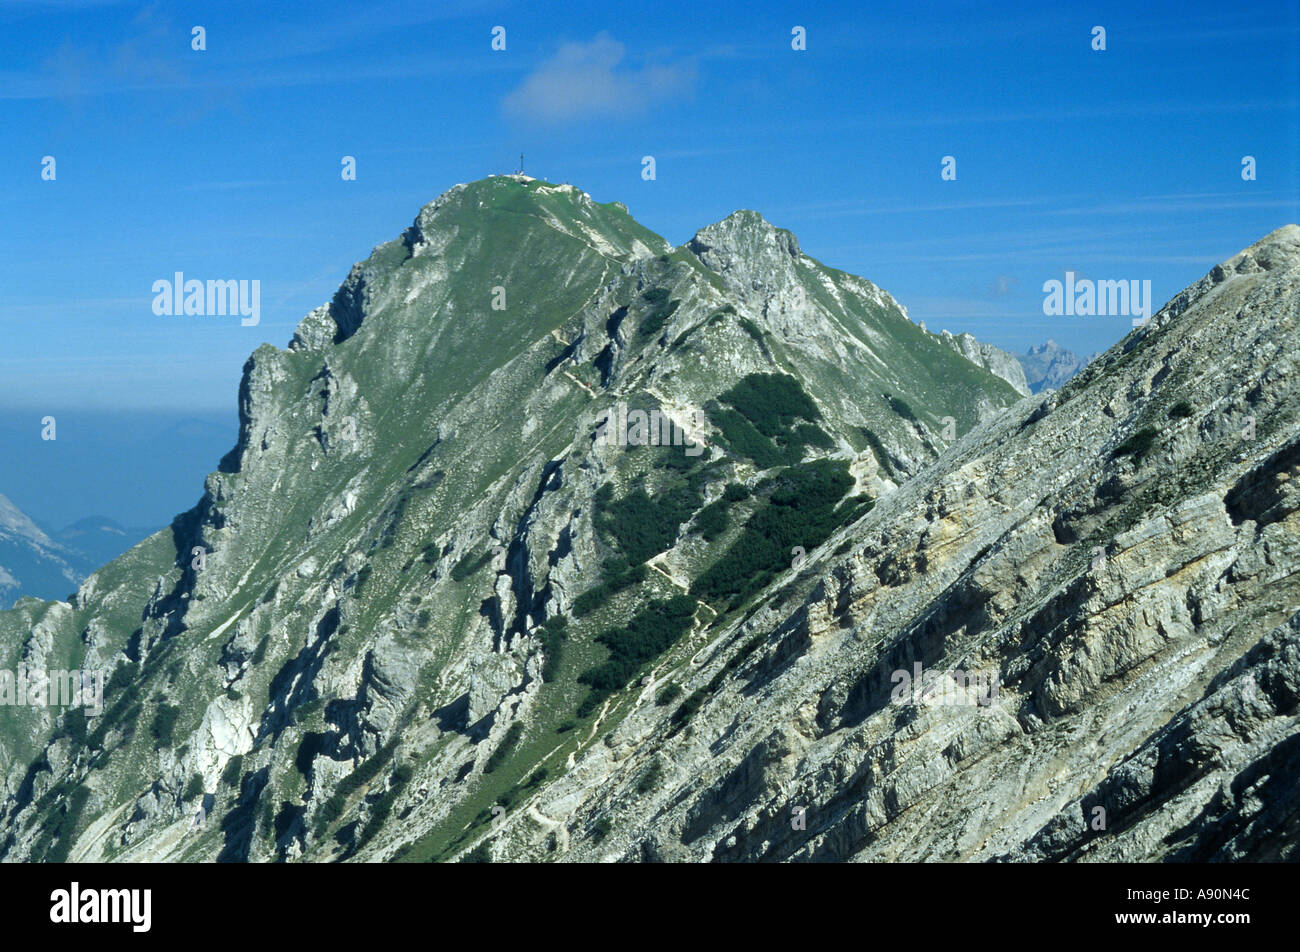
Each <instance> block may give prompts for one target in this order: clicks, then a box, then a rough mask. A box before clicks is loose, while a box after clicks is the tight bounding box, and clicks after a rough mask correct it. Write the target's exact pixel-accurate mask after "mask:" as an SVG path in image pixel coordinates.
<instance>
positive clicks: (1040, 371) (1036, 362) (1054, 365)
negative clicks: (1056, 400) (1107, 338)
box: [1015, 340, 1097, 393]
mask: <svg viewBox="0 0 1300 952" xmlns="http://www.w3.org/2000/svg"><path fill="white" fill-rule="evenodd" d="M1015 356H1016V360H1018V361H1020V366H1021V367H1022V368H1023V369H1024V371H1025V381H1026V382H1027V383H1028V384H1029V389H1030V390H1031V391H1032V392H1034V393H1040V392H1042V391H1043V390H1059V389H1060V388H1061V387H1063V386H1065V383H1066V381H1068V380H1069V379H1070V378H1071V377H1073V376H1074V375H1075V374H1077V373H1078V372H1079V371H1080V370H1082V369H1083V368H1084V367H1086V366H1088V364H1090V363H1092V361H1093V359H1094V358H1095V357H1096V356H1097V355H1096V354H1095V353H1092V354H1089V355H1088V356H1087V357H1084V358H1083V359H1082V360H1080V359H1079V358H1078V357H1077V356H1075V354H1074V353H1072V352H1071V351H1068V350H1065V349H1064V348H1062V347H1059V346H1057V343H1056V341H1054V340H1049V341H1048V342H1047V343H1046V344H1039V345H1038V346H1037V347H1031V348H1029V350H1028V351H1026V352H1025V353H1023V354H1016V355H1015Z"/></svg>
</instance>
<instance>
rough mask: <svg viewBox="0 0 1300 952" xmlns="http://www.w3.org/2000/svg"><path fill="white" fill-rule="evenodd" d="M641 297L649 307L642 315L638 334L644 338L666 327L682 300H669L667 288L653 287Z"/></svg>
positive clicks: (652, 335)
mask: <svg viewBox="0 0 1300 952" xmlns="http://www.w3.org/2000/svg"><path fill="white" fill-rule="evenodd" d="M641 298H642V299H643V300H644V301H645V302H646V303H647V304H648V305H649V307H648V308H647V310H646V311H645V312H644V313H643V314H642V315H641V325H640V327H639V328H638V329H637V335H638V336H639V337H641V338H643V339H648V338H651V337H654V336H655V335H656V334H658V333H659V332H660V331H662V330H663V329H664V325H665V324H667V323H668V319H669V318H670V317H672V316H673V314H674V313H675V312H676V311H677V306H678V305H679V304H681V302H680V301H670V300H668V289H667V288H651V289H650V290H648V291H646V292H644V293H643V294H642V295H641Z"/></svg>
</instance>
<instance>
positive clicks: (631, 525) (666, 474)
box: [595, 447, 707, 574]
mask: <svg viewBox="0 0 1300 952" xmlns="http://www.w3.org/2000/svg"><path fill="white" fill-rule="evenodd" d="M636 449H640V450H642V451H644V449H645V448H642V447H637V448H636ZM702 460H703V456H695V457H691V456H687V455H686V454H685V453H684V452H683V451H682V448H681V447H659V448H658V450H657V455H656V456H655V462H656V463H657V464H659V469H658V471H657V472H656V473H654V476H655V478H656V479H657V480H658V482H659V485H658V486H657V487H656V488H655V490H654V493H653V495H652V494H651V493H649V492H647V491H646V482H647V479H648V478H649V477H648V476H644V475H643V476H641V477H638V479H637V483H636V485H635V486H634V488H633V489H631V490H630V491H629V492H628V493H627V494H626V495H625V496H623V497H622V498H621V499H618V500H615V499H614V487H613V485H612V484H611V483H605V484H604V485H603V486H601V487H600V489H599V490H598V491H597V493H596V515H595V523H596V529H597V531H598V532H600V534H601V535H602V537H604V538H605V539H606V540H608V541H609V542H611V543H613V544H614V545H615V546H617V548H618V549H619V551H620V552H622V555H623V558H624V559H625V560H626V561H627V563H628V564H630V565H638V564H640V563H642V562H644V561H646V560H647V559H649V558H652V557H653V556H656V555H658V554H659V553H660V552H663V551H664V550H665V549H668V548H671V547H672V545H673V543H674V542H676V540H677V533H678V532H679V531H680V529H681V526H682V524H683V523H684V522H686V521H688V520H689V519H690V518H691V517H692V516H693V515H694V514H695V511H696V510H697V509H699V507H700V504H701V503H702V502H703V500H704V482H705V480H706V478H707V469H706V468H705V464H704V463H703V462H702ZM616 574H617V573H616Z"/></svg>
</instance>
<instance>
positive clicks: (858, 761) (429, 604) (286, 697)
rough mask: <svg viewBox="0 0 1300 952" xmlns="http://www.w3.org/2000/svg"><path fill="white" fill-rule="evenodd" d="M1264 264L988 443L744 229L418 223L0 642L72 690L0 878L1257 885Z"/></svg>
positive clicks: (977, 368)
mask: <svg viewBox="0 0 1300 952" xmlns="http://www.w3.org/2000/svg"><path fill="white" fill-rule="evenodd" d="M1298 236H1300V231H1298V230H1296V229H1294V228H1292V229H1286V230H1283V231H1280V232H1278V233H1275V234H1274V235H1272V236H1270V237H1269V238H1268V239H1267V240H1266V241H1265V242H1262V243H1261V244H1260V245H1257V246H1255V247H1254V248H1252V249H1251V250H1250V251H1249V252H1247V253H1246V254H1245V255H1244V256H1240V257H1239V258H1238V259H1234V260H1233V261H1232V262H1228V263H1226V264H1225V265H1224V266H1223V267H1222V268H1221V269H1217V270H1216V272H1213V273H1212V274H1211V275H1210V276H1207V279H1206V280H1205V281H1203V282H1199V283H1198V284H1197V285H1194V286H1193V287H1192V288H1189V289H1188V291H1187V292H1185V293H1184V294H1183V295H1180V296H1179V298H1176V299H1175V301H1173V302H1171V303H1170V305H1169V306H1168V307H1167V308H1166V309H1165V310H1163V311H1162V312H1161V313H1160V314H1159V315H1157V316H1156V318H1155V319H1153V320H1152V322H1150V323H1149V324H1148V325H1147V326H1146V327H1144V328H1141V329H1139V330H1136V331H1134V333H1133V334H1131V335H1130V336H1129V337H1128V338H1126V340H1125V341H1123V342H1121V344H1119V345H1117V346H1116V347H1115V348H1113V349H1112V350H1111V351H1110V352H1108V353H1107V354H1105V355H1103V356H1102V357H1101V358H1099V359H1098V360H1097V361H1096V362H1095V363H1094V364H1093V365H1092V366H1090V367H1089V368H1087V370H1085V371H1084V372H1083V373H1082V374H1080V375H1079V376H1078V377H1077V378H1076V379H1074V380H1072V381H1071V382H1070V383H1069V384H1068V385H1067V386H1066V387H1065V388H1063V389H1061V390H1059V391H1056V392H1054V393H1052V394H1050V395H1047V396H1040V397H1038V398H1033V397H1026V398H1023V399H1022V398H1021V397H1020V395H1019V393H1018V392H1017V390H1016V389H1015V388H1014V387H1013V386H1012V385H1011V384H1010V383H1008V381H1007V379H1005V378H1003V377H1001V376H999V375H998V374H997V373H995V372H990V371H991V370H996V369H997V366H996V365H997V361H996V360H994V359H993V358H994V357H995V356H996V355H992V352H991V351H990V352H986V351H985V350H983V349H982V348H979V347H977V346H974V345H971V346H970V347H965V348H964V347H963V345H962V343H961V342H958V343H957V344H956V345H954V344H953V343H952V342H947V343H945V342H944V341H942V340H940V339H938V338H935V337H934V336H933V335H930V334H928V333H926V332H925V331H924V330H923V329H922V328H919V327H917V326H916V325H915V324H913V323H912V322H911V321H910V320H909V319H908V318H907V315H906V313H905V312H904V311H903V309H902V308H901V307H900V306H899V305H898V304H897V303H896V302H895V301H894V300H893V298H892V297H890V296H889V295H888V294H887V293H885V292H883V291H881V290H880V289H879V288H877V287H876V286H875V285H873V284H871V283H870V282H868V281H866V280H864V279H861V278H856V277H854V276H851V275H845V274H843V273H842V272H838V271H835V270H834V269H830V268H827V267H825V266H823V265H821V264H820V263H819V262H817V261H815V260H814V259H812V258H810V257H808V256H807V255H805V254H803V252H802V251H801V250H800V248H799V246H798V243H797V242H796V241H795V240H794V237H793V236H792V235H790V234H789V233H788V232H784V231H782V230H781V229H778V228H775V227H774V226H772V225H770V224H769V223H767V222H766V221H764V220H763V219H762V218H761V217H760V216H758V215H756V214H755V213H752V212H741V213H737V214H736V215H733V216H730V217H729V218H728V219H726V220H724V221H723V222H720V223H718V224H716V225H713V226H710V227H709V228H706V229H703V230H702V231H701V232H700V233H699V234H698V235H697V236H696V237H695V238H694V239H693V240H692V241H691V242H689V243H688V244H687V245H684V246H682V247H680V248H677V249H672V248H670V247H669V246H668V245H667V244H666V243H665V242H663V240H662V239H661V238H659V237H658V236H656V235H653V234H652V233H650V232H647V231H646V230H645V229H643V228H641V226H639V225H638V224H637V223H636V222H634V221H633V220H632V219H631V218H629V217H628V216H627V214H626V209H624V208H622V207H621V206H618V205H616V204H614V203H610V204H600V203H596V202H593V201H592V200H591V199H590V197H589V196H587V195H585V194H584V193H582V192H580V191H578V190H577V189H574V188H572V187H571V186H553V185H548V184H547V183H543V182H539V181H537V180H534V179H530V178H527V177H523V176H501V177H495V178H491V179H487V180H484V181H481V182H475V183H471V184H469V185H465V186H457V187H456V188H454V189H452V190H450V191H449V192H447V193H445V194H444V195H443V196H441V197H440V198H439V199H438V200H437V201H435V202H434V203H431V204H430V205H429V206H426V207H425V209H423V210H422V211H421V213H420V215H419V216H418V218H417V219H416V222H415V224H414V225H412V226H411V228H408V229H407V230H406V232H404V233H403V234H402V235H401V236H400V237H399V238H397V239H395V240H394V241H392V242H388V243H386V244H384V245H380V246H379V247H377V248H376V249H375V250H374V252H373V253H372V255H371V256H370V257H369V258H368V259H367V260H366V261H365V262H362V263H360V264H358V265H357V266H356V267H355V268H354V269H353V270H352V273H351V275H350V276H349V278H348V280H347V282H346V283H345V285H344V288H343V289H341V290H340V293H339V295H337V296H336V297H335V299H334V301H333V302H332V303H331V304H330V305H327V306H326V307H324V308H321V309H318V310H316V311H314V312H312V314H310V315H308V316H307V318H306V319H305V320H304V321H303V324H302V325H301V326H300V327H299V328H298V331H297V333H296V334H295V337H294V341H293V342H292V343H291V345H290V347H289V348H288V349H286V350H280V349H278V348H275V347H271V346H263V347H261V348H259V349H258V350H257V351H256V352H255V353H254V355H253V356H252V357H251V358H250V360H249V362H248V364H247V365H246V367H245V373H244V379H243V383H242V385H241V388H240V436H239V440H238V443H237V445H236V446H235V447H234V449H233V450H232V451H231V453H230V454H228V455H227V457H226V459H225V460H223V461H222V464H221V465H220V467H219V469H218V471H217V472H214V473H213V474H211V475H210V476H209V477H208V479H207V481H206V484H205V487H204V493H203V497H202V499H201V500H200V502H199V503H198V504H197V505H196V506H195V508H194V509H193V510H191V511H190V512H188V513H185V514H183V515H182V516H180V517H178V518H177V519H176V520H175V522H174V523H173V525H172V526H171V527H170V529H169V530H168V531H166V532H162V533H158V534H157V535H155V536H153V537H151V538H150V539H148V540H146V542H144V543H142V544H141V545H139V546H137V547H135V548H134V549H132V550H131V551H130V552H128V553H126V554H125V555H123V556H122V557H121V558H119V559H117V560H116V561H114V562H113V563H111V564H110V565H108V566H105V567H104V568H102V569H100V570H99V571H98V572H96V573H95V574H94V575H92V576H91V577H90V578H89V579H87V580H86V581H85V583H83V585H82V587H81V589H80V590H79V592H78V594H77V597H76V598H75V600H74V601H73V602H72V603H71V604H47V603H40V602H36V601H34V600H28V601H25V602H23V603H22V604H21V605H20V606H19V607H18V609H16V610H15V611H11V612H5V613H0V645H9V646H11V648H10V650H11V655H12V657H11V658H10V659H9V660H10V662H11V663H14V662H15V659H18V658H22V657H31V658H38V657H39V658H53V657H59V658H65V657H66V658H90V659H98V662H102V663H103V664H105V665H106V666H109V667H111V668H113V679H112V681H111V682H110V684H111V688H110V690H109V691H108V693H107V696H106V698H105V701H106V708H105V711H104V713H103V714H101V715H98V717H96V718H91V719H87V720H85V721H82V720H79V719H78V718H77V717H76V716H75V715H74V712H68V711H58V710H55V711H35V710H15V711H13V712H10V713H11V714H12V720H11V721H10V722H8V724H9V726H8V727H7V728H6V731H5V732H4V734H3V735H0V777H2V778H3V795H2V796H0V829H2V830H3V832H4V837H5V838H4V839H3V840H2V841H0V855H3V857H4V858H8V859H54V860H57V859H59V858H62V857H64V856H71V857H73V858H95V859H106V860H122V861H136V860H158V859H168V860H176V859H186V860H212V859H223V860H236V861H239V860H250V861H267V860H301V861H340V860H352V859H357V860H386V859H404V860H408V861H412V860H413V861H424V860H444V861H445V860H456V859H481V858H492V859H511V860H514V859H527V860H539V861H550V860H574V859H578V860H582V859H600V860H605V859H611V860H633V861H639V860H682V861H684V860H752V859H761V860H801V859H848V858H867V859H895V858H901V859H977V860H996V859H1010V860H1020V859H1040V858H1090V857H1092V856H1094V855H1103V854H1104V855H1107V856H1115V857H1122V858H1132V859H1153V858H1166V857H1168V858H1173V857H1175V856H1179V857H1181V856H1190V855H1197V856H1212V857H1216V858H1218V857H1224V856H1242V857H1259V856H1263V855H1266V854H1267V855H1279V856H1282V855H1287V856H1289V855H1290V852H1289V851H1290V850H1291V849H1292V846H1290V845H1288V841H1287V840H1286V831H1287V830H1289V829H1291V826H1289V825H1288V824H1292V823H1293V821H1292V820H1291V819H1290V818H1289V816H1288V815H1286V814H1284V812H1279V811H1277V810H1275V809H1271V808H1265V807H1262V806H1260V799H1259V797H1257V796H1256V795H1255V793H1254V792H1253V791H1255V790H1256V789H1260V788H1261V785H1263V784H1266V783H1268V782H1269V781H1268V780H1267V779H1266V777H1273V776H1281V777H1283V778H1288V777H1289V776H1290V774H1289V773H1288V771H1289V770H1290V767H1289V764H1290V763H1291V761H1290V759H1289V754H1288V751H1289V750H1290V747H1289V746H1288V745H1289V744H1290V738H1292V737H1293V736H1294V732H1295V724H1294V719H1295V716H1296V712H1295V711H1294V702H1290V704H1291V706H1290V707H1288V703H1289V702H1288V699H1289V698H1292V697H1293V695H1294V692H1293V684H1292V681H1293V678H1292V673H1293V671H1292V668H1293V666H1292V665H1291V662H1292V658H1293V655H1294V645H1293V644H1292V643H1291V642H1292V641H1293V640H1294V637H1293V633H1294V627H1293V621H1292V619H1293V618H1294V617H1295V616H1296V615H1297V613H1298V612H1300V600H1297V598H1296V595H1297V592H1296V591H1295V589H1294V585H1295V583H1294V581H1293V575H1294V567H1295V565H1296V551H1295V548H1296V545H1295V542H1294V541H1293V540H1294V539H1295V538H1297V537H1300V536H1298V534H1297V533H1296V531H1295V529H1296V525H1295V519H1296V516H1295V501H1296V500H1295V496H1294V491H1293V488H1292V487H1293V486H1295V485H1300V484H1297V483H1296V482H1295V477H1296V476H1297V475H1300V474H1298V473H1297V472H1296V445H1297V444H1296V435H1297V434H1296V423H1295V420H1296V419H1298V417H1297V414H1296V412H1295V411H1296V409H1297V407H1296V405H1295V404H1296V400H1297V397H1296V392H1295V390H1294V388H1293V385H1292V383H1291V381H1292V380H1293V379H1294V377H1295V374H1294V370H1295V368H1294V363H1295V361H1296V348H1295V346H1294V345H1295V332H1296V327H1295V322H1296V300H1297V290H1296V283H1297V273H1298V269H1300V265H1298V261H1300V249H1297V248H1296V245H1297V237H1298ZM954 340H956V339H954ZM966 350H970V351H971V354H974V355H977V356H978V357H979V358H980V360H976V359H974V357H972V356H970V355H968V354H967V353H966ZM981 360H982V361H984V362H983V363H981V362H980V361H981ZM990 364H993V365H994V366H992V367H990ZM1002 369H1003V370H1005V368H1002ZM633 411H635V412H637V413H642V414H645V415H646V417H647V419H653V420H655V421H656V422H655V423H654V424H653V432H655V433H656V434H658V435H663V434H667V435H668V438H667V439H664V440H659V439H655V440H653V441H648V440H646V439H645V438H644V437H638V438H632V437H631V436H630V434H631V432H632V431H630V430H628V431H624V430H623V429H622V423H621V422H620V424H619V427H618V432H617V433H616V434H615V435H614V436H611V433H610V431H611V425H610V421H611V419H614V420H618V421H627V420H629V419H631V415H632V413H633ZM651 413H653V416H650V414H651ZM674 433H676V434H677V438H676V439H674V438H672V435H673V434H674ZM684 434H685V435H688V436H689V440H683V439H682V436H683V435H684ZM1246 434H1249V436H1247V435H1246ZM741 568H743V569H744V571H743V572H742V571H739V569H741ZM1293 606H1294V607H1293ZM900 675H901V677H900ZM1247 675H1249V677H1250V678H1251V679H1253V682H1252V683H1254V684H1255V685H1256V688H1257V696H1256V700H1255V701H1251V702H1250V706H1248V707H1246V706H1241V705H1237V706H1233V705H1227V704H1226V701H1227V699H1228V698H1229V695H1228V694H1225V693H1224V692H1225V691H1230V690H1231V685H1234V684H1239V683H1244V682H1243V680H1242V679H1243V678H1245V677H1246V676H1247ZM1243 697H1244V696H1243ZM899 701H902V702H906V703H898V702H899ZM1243 703H1244V702H1243ZM1234 704H1235V702H1234ZM1198 705H1199V706H1198ZM1162 732H1163V733H1162ZM1268 789H1272V788H1268ZM1189 791H1190V792H1189ZM1097 806H1101V807H1103V808H1104V812H1105V816H1106V819H1105V825H1104V826H1103V827H1101V828H1097V829H1095V830H1094V828H1093V827H1092V823H1093V814H1094V808H1095V807H1097ZM200 808H201V810H202V814H203V817H204V818H205V822H203V823H196V822H195V816H196V813H197V811H198V810H199V809H200ZM1084 818H1086V819H1087V824H1088V826H1087V829H1086V830H1084V829H1081V827H1080V823H1082V822H1083V820H1084ZM1198 818H1199V819H1198ZM1175 822H1176V823H1178V824H1180V825H1179V826H1177V827H1174V826H1171V825H1170V824H1173V823H1175ZM1261 831H1274V832H1276V831H1281V832H1280V834H1279V835H1280V836H1281V839H1280V840H1279V839H1278V838H1277V837H1276V836H1274V837H1273V839H1271V840H1270V838H1269V837H1270V836H1271V835H1272V833H1261ZM1265 842H1271V843H1272V844H1273V845H1272V846H1271V847H1269V848H1271V849H1273V851H1274V852H1273V854H1268V853H1267V849H1266V848H1265V847H1264V846H1262V845H1261V844H1263V843H1265ZM1292 842H1293V841H1292ZM1224 844H1229V845H1224Z"/></svg>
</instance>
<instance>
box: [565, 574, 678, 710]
mask: <svg viewBox="0 0 1300 952" xmlns="http://www.w3.org/2000/svg"><path fill="white" fill-rule="evenodd" d="M694 618H695V601H694V600H693V599H691V598H688V597H687V596H685V595H674V596H673V597H672V598H669V599H667V600H663V601H659V600H656V601H653V602H651V603H650V604H649V605H648V606H647V607H646V608H645V609H644V610H643V611H641V612H639V613H638V614H637V615H635V616H633V618H632V620H631V621H630V622H628V623H627V625H625V626H623V627H621V628H611V629H609V630H608V631H605V632H602V633H601V634H600V635H598V636H597V638H596V640H597V641H598V642H600V643H601V644H603V645H604V646H605V647H607V648H608V649H609V660H608V661H606V662H605V663H604V664H601V665H598V666H596V667H594V668H591V669H590V670H588V671H585V672H583V674H582V675H581V676H580V677H579V678H578V680H579V681H580V682H581V683H583V684H586V685H589V686H590V687H591V691H590V693H589V694H588V695H587V696H586V698H584V699H583V701H582V704H581V705H579V707H578V716H579V717H584V716H586V715H587V714H589V713H591V712H592V711H594V710H595V709H596V708H597V707H598V706H599V705H600V703H601V701H603V700H604V699H605V698H607V697H609V695H611V694H613V693H614V692H615V691H619V690H622V689H623V688H625V687H627V686H628V685H629V684H630V683H631V682H632V681H633V680H634V679H635V678H636V676H637V675H638V674H640V673H641V671H642V669H643V668H644V667H645V665H646V664H647V663H648V662H649V661H651V660H653V659H654V658H657V657H658V656H659V655H660V654H662V653H663V652H664V651H666V650H667V649H668V648H670V647H671V646H672V645H673V644H675V643H676V642H677V640H678V639H679V638H681V637H682V635H684V634H686V632H688V631H690V629H691V625H692V623H693V622H694Z"/></svg>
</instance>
